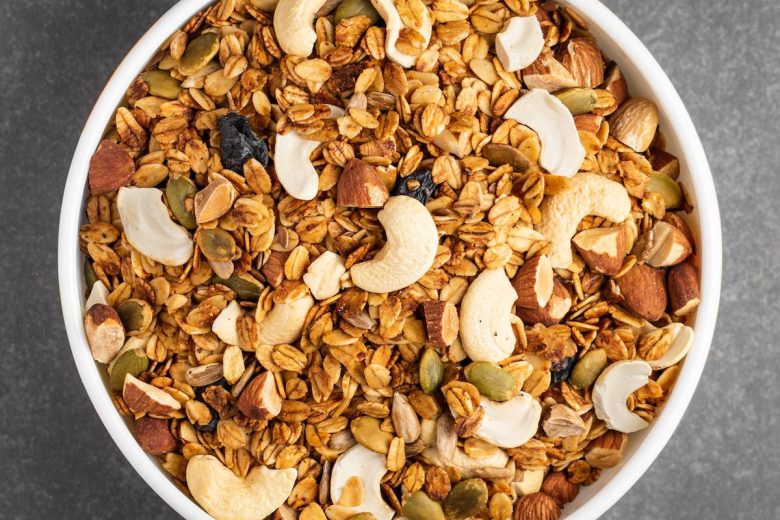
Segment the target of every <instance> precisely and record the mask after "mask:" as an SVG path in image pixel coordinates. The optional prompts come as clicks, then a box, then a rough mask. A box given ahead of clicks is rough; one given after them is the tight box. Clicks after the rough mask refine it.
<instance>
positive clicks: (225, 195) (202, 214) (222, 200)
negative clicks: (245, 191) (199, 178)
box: [195, 175, 238, 224]
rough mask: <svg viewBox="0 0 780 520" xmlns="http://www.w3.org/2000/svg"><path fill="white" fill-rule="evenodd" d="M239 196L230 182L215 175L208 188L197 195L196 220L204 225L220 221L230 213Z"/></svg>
mask: <svg viewBox="0 0 780 520" xmlns="http://www.w3.org/2000/svg"><path fill="white" fill-rule="evenodd" d="M237 195H238V193H237V192H236V189H235V188H234V187H233V184H232V183H231V182H230V181H229V180H227V179H226V178H224V177H222V176H221V175H215V176H214V179H213V180H212V181H211V182H209V185H208V186H206V187H205V188H204V189H202V190H200V191H199V192H198V193H196V194H195V220H196V221H197V222H198V224H202V223H204V222H210V221H212V220H215V219H218V218H219V217H221V216H222V215H224V214H225V213H227V212H228V211H230V208H232V207H233V203H234V202H235V201H236V196H237Z"/></svg>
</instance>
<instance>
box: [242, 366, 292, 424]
mask: <svg viewBox="0 0 780 520" xmlns="http://www.w3.org/2000/svg"><path fill="white" fill-rule="evenodd" d="M236 406H237V407H238V409H239V410H241V413H243V414H244V415H246V416H247V417H249V418H250V419H271V418H273V417H276V416H277V415H279V412H281V411H282V396H281V395H279V391H278V390H277V389H276V379H275V378H274V375H273V373H271V372H263V373H262V374H260V375H259V376H257V377H255V378H254V379H253V380H252V381H251V382H250V383H249V384H248V385H247V386H246V388H244V391H243V392H241V395H240V396H239V398H238V401H237V402H236Z"/></svg>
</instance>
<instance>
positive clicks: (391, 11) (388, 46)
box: [283, 0, 433, 69]
mask: <svg viewBox="0 0 780 520" xmlns="http://www.w3.org/2000/svg"><path fill="white" fill-rule="evenodd" d="M283 1H284V0H283ZM371 3H372V4H374V7H375V8H376V10H377V12H378V13H379V15H380V16H381V17H382V18H383V19H384V20H385V26H386V28H387V36H386V37H385V53H386V54H387V57H388V58H390V59H391V60H393V61H394V62H396V63H397V64H398V65H400V66H401V67H404V68H407V69H408V68H411V67H414V64H415V62H416V61H417V57H416V56H409V55H408V54H404V53H403V52H401V51H399V50H398V48H397V47H396V43H397V42H398V36H399V35H400V33H401V30H402V29H404V28H405V26H404V23H403V21H402V20H401V16H400V15H399V14H398V9H396V7H395V5H394V4H393V1H392V0H371ZM423 11H424V13H423V19H422V27H421V28H420V34H421V35H422V37H423V38H424V39H425V42H424V44H423V48H425V47H428V42H430V41H431V32H432V30H433V23H432V22H431V16H430V14H429V13H428V9H427V8H426V9H423Z"/></svg>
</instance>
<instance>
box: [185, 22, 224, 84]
mask: <svg viewBox="0 0 780 520" xmlns="http://www.w3.org/2000/svg"><path fill="white" fill-rule="evenodd" d="M218 50H219V35H218V34H217V33H215V32H206V33H203V34H201V35H200V36H198V37H197V38H195V39H194V40H192V41H191V42H190V43H189V45H187V48H186V49H185V51H184V54H182V57H181V59H179V72H181V73H182V74H184V75H185V76H191V75H193V74H195V73H196V72H198V71H199V70H200V69H202V68H203V67H205V66H206V64H207V63H208V62H210V61H211V59H212V58H213V57H214V56H216V54H217V51H218Z"/></svg>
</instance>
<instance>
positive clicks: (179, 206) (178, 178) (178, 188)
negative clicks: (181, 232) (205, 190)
mask: <svg viewBox="0 0 780 520" xmlns="http://www.w3.org/2000/svg"><path fill="white" fill-rule="evenodd" d="M197 192H198V188H197V187H196V186H195V183H194V182H192V181H191V180H190V179H188V178H187V177H184V176H182V175H175V176H173V177H171V178H170V179H169V180H168V184H167V185H166V186H165V197H166V198H167V199H168V207H169V208H171V213H173V217H174V218H175V219H176V221H177V222H178V223H179V224H181V225H182V226H184V227H185V228H187V229H189V230H194V229H197V227H198V223H197V222H196V221H195V213H194V211H193V208H194V202H193V199H194V197H195V194H196V193H197Z"/></svg>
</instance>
